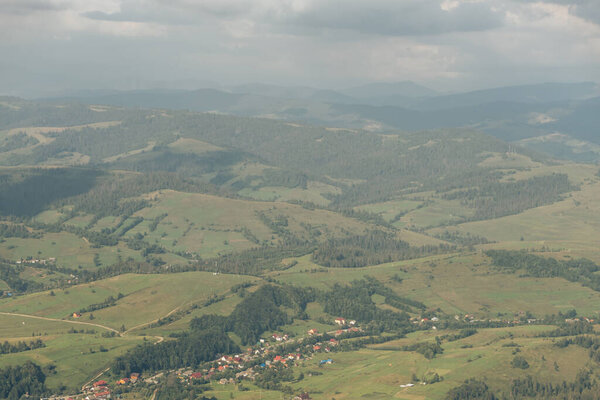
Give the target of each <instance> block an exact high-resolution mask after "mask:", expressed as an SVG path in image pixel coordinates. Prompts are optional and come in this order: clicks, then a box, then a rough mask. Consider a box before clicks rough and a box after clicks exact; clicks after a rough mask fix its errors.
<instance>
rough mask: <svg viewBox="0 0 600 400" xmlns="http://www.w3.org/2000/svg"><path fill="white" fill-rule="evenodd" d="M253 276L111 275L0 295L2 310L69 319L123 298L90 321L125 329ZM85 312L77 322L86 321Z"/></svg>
mask: <svg viewBox="0 0 600 400" xmlns="http://www.w3.org/2000/svg"><path fill="white" fill-rule="evenodd" d="M253 280H255V278H252V277H247V276H239V275H213V274H212V273H210V272H186V273H181V274H167V275H133V274H127V275H119V276H116V277H113V278H109V279H105V280H100V281H96V282H93V283H89V284H83V285H78V286H73V287H70V288H69V289H67V290H54V291H53V292H54V295H52V294H51V293H50V292H47V291H46V292H39V293H33V294H30V295H26V296H20V297H16V298H12V299H3V300H0V311H4V312H10V313H21V314H30V315H37V316H43V317H50V318H57V319H67V318H70V315H71V314H72V313H73V312H76V311H79V310H80V309H82V308H84V307H88V306H89V305H91V304H99V303H102V302H103V301H104V300H106V299H107V298H108V297H109V296H113V297H114V298H115V299H116V298H117V297H118V295H119V293H121V294H123V295H124V297H123V298H122V299H119V300H118V301H117V302H116V305H115V306H112V307H107V308H103V309H100V310H96V311H93V312H92V313H93V314H94V317H95V318H94V320H93V322H94V323H98V324H102V325H106V326H109V327H111V328H114V329H119V328H120V327H121V326H122V325H125V326H126V328H127V329H131V328H134V327H136V326H140V325H143V324H146V323H150V322H152V321H155V320H156V319H158V318H162V317H164V316H166V315H167V314H168V313H170V312H172V311H176V310H177V309H180V308H183V307H185V306H189V305H192V304H194V303H202V302H204V301H205V300H207V299H208V298H209V297H210V296H212V295H215V294H221V293H224V292H227V291H228V289H229V288H230V287H231V286H233V285H235V284H238V283H242V282H248V281H253ZM89 314H90V313H83V315H82V317H81V318H80V320H81V321H86V322H89Z"/></svg>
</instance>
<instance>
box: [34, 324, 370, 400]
mask: <svg viewBox="0 0 600 400" xmlns="http://www.w3.org/2000/svg"><path fill="white" fill-rule="evenodd" d="M75 314H77V313H74V315H73V316H74V317H75ZM334 323H335V324H336V325H337V326H338V328H339V329H337V330H335V331H331V332H325V333H319V332H318V331H317V329H314V328H313V329H309V330H308V331H307V332H306V336H304V337H301V338H297V339H292V338H290V337H289V336H288V335H287V334H280V333H272V334H271V335H269V336H268V337H266V338H261V339H260V340H259V341H258V342H257V343H256V345H255V346H253V347H249V348H247V349H246V351H245V352H243V353H240V354H234V355H223V356H221V357H220V358H218V359H216V360H213V361H210V362H207V363H205V364H204V365H203V368H201V369H193V368H180V369H177V370H167V371H161V372H159V373H156V374H154V375H150V376H148V377H142V376H141V375H140V374H139V373H132V374H130V375H129V376H126V377H120V378H118V379H117V380H116V381H115V382H113V383H109V382H108V381H106V380H104V379H98V380H97V381H93V382H90V383H88V384H86V385H85V386H84V387H83V388H82V390H81V392H80V393H78V394H73V395H67V396H65V395H56V396H51V397H48V398H43V399H42V400H107V399H112V398H120V397H121V394H122V393H124V392H128V391H130V390H131V389H134V388H135V387H136V386H139V385H157V384H159V383H161V381H163V380H164V379H165V378H166V377H167V376H170V375H175V376H176V377H177V379H178V381H179V382H180V384H183V385H193V384H207V383H218V384H221V385H226V384H235V383H240V382H242V381H243V380H248V381H255V380H256V379H257V377H258V376H259V375H260V374H261V373H262V372H264V371H266V370H270V369H280V368H286V369H287V368H292V367H298V366H300V365H301V363H302V362H304V361H309V360H312V359H314V358H315V357H317V359H319V362H318V364H317V365H318V366H325V365H329V364H333V363H334V359H333V358H332V356H331V355H330V354H331V353H333V352H335V351H336V350H337V347H338V346H339V345H340V343H341V341H342V340H343V339H348V338H354V337H360V336H363V335H364V331H363V330H362V329H361V328H360V327H358V324H357V322H356V321H355V320H346V319H345V318H335V320H334ZM319 355H321V356H320V357H319ZM106 371H108V370H106ZM97 378H99V376H98V377H97ZM297 398H299V399H308V398H309V397H300V396H298V397H297Z"/></svg>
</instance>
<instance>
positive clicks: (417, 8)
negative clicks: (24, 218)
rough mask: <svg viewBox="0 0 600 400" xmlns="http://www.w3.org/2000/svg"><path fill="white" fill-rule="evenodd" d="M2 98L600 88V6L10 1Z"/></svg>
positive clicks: (2, 1)
mask: <svg viewBox="0 0 600 400" xmlns="http://www.w3.org/2000/svg"><path fill="white" fill-rule="evenodd" d="M0 54H1V56H0V93H4V94H18V95H38V94H49V93H52V92H58V91H61V90H71V89H81V88H92V89H97V88H121V89H131V88H150V87H188V88H190V89H193V88H197V87H202V86H208V85H215V84H217V85H218V84H222V85H230V84H241V83H247V82H265V83H274V84H287V85H309V86H319V87H328V88H341V87H344V86H351V85H355V84H361V83H366V82H373V81H404V80H411V81H415V82H418V83H421V84H424V85H427V86H430V87H432V88H434V89H438V90H469V89H476V88H483V87H495V86H503V85H511V84H522V83H538V82H546V81H560V82H574V81H588V80H591V81H597V82H598V81H600V0H543V1H531V0H0Z"/></svg>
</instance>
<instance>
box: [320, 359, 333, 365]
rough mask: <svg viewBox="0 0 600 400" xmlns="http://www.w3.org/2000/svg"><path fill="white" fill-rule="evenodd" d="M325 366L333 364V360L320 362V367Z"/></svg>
mask: <svg viewBox="0 0 600 400" xmlns="http://www.w3.org/2000/svg"><path fill="white" fill-rule="evenodd" d="M323 364H333V360H332V359H331V358H328V359H326V360H321V361H319V365H323Z"/></svg>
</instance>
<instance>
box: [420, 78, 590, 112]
mask: <svg viewBox="0 0 600 400" xmlns="http://www.w3.org/2000/svg"><path fill="white" fill-rule="evenodd" d="M598 94H600V86H598V84H596V83H594V82H580V83H543V84H537V85H521V86H506V87H500V88H494V89H484V90H476V91H473V92H466V93H457V94H450V95H443V96H436V97H432V98H428V99H425V100H423V101H421V102H419V103H417V104H415V107H416V108H419V109H430V110H431V109H443V108H456V107H468V106H477V105H480V104H484V103H494V102H502V101H510V102H516V103H528V104H533V103H551V102H560V101H569V100H584V99H587V98H591V97H594V96H597V95H598Z"/></svg>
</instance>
